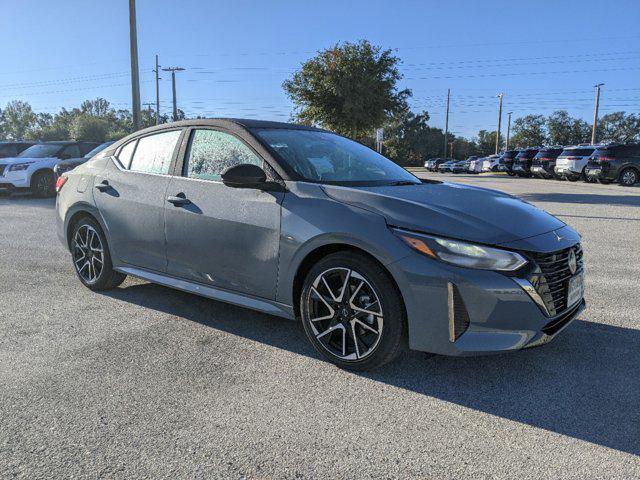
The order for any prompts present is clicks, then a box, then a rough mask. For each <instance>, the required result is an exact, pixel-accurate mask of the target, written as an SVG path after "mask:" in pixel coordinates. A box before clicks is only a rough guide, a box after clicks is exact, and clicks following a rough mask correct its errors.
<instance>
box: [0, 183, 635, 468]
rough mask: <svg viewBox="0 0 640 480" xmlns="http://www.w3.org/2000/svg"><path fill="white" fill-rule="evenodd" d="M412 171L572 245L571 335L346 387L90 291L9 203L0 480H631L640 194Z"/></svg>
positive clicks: (38, 222)
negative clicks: (463, 187)
mask: <svg viewBox="0 0 640 480" xmlns="http://www.w3.org/2000/svg"><path fill="white" fill-rule="evenodd" d="M420 175H422V176H425V175H427V176H429V177H430V178H436V179H438V180H446V181H456V182H462V183H468V184H472V185H478V186H482V187H486V188H494V189H498V190H502V191H505V192H508V193H511V194H515V195H518V196H519V197H521V198H523V199H524V200H526V201H528V202H531V203H533V204H534V205H536V206H539V207H540V208H543V209H545V210H547V211H549V212H551V213H552V214H554V215H557V216H558V217H559V218H560V219H562V220H563V221H565V222H566V223H568V224H569V225H571V226H572V227H574V228H575V229H577V230H578V231H579V232H580V233H581V234H582V236H583V246H584V250H585V262H586V298H587V308H586V310H585V311H584V313H583V314H582V315H581V316H580V319H579V320H578V321H576V322H574V323H573V324H572V325H571V326H570V327H569V328H567V329H566V330H565V331H564V332H563V333H562V334H561V335H560V336H559V337H558V338H556V339H555V340H554V341H553V342H552V343H550V344H548V345H544V346H542V347H539V348H535V349H531V350H526V351H521V352H517V353H511V354H505V355H498V356H488V357H477V358H447V357H440V356H430V355H425V354H422V353H419V352H410V353H407V354H406V355H404V356H403V357H402V358H401V359H400V360H399V361H397V362H395V363H393V364H391V365H388V366H385V367H383V368H382V369H379V370H377V371H374V372H369V373H364V374H358V373H351V372H345V371H342V370H340V369H338V368H336V367H334V366H332V365H330V364H328V363H326V362H324V361H322V360H321V359H320V358H319V357H318V355H317V354H316V353H315V351H314V350H313V348H312V347H311V346H310V345H309V344H308V343H307V340H306V339H305V338H304V333H303V330H302V328H301V327H300V326H299V325H297V324H296V323H294V322H291V321H287V320H283V319H280V318H276V317H271V316H268V315H264V314H261V313H256V312H252V311H249V310H245V309H242V308H239V307H234V306H231V305H226V304H224V303H220V302H215V301H212V300H207V299H204V298H200V297H197V296H194V295H190V294H186V293H182V292H178V291H174V290H171V289H168V288H165V287H160V286H156V285H153V284H149V283H146V282H142V281H139V280H135V279H127V281H126V282H125V283H124V284H123V285H122V286H121V287H120V288H117V289H115V290H113V291H111V292H107V293H94V292H91V291H90V290H88V289H86V288H84V287H83V286H82V285H81V284H80V283H79V281H78V280H77V279H76V278H75V275H74V273H73V270H72V265H71V261H70V258H69V255H68V254H67V253H66V251H65V250H64V248H63V247H62V246H61V245H60V244H59V242H58V239H57V237H56V235H55V229H54V226H55V223H54V200H52V199H35V198H31V197H29V196H20V197H15V196H13V197H1V198H0V478H14V477H17V478H29V479H35V478H47V479H50V478H127V479H130V478H154V479H155V478H322V479H326V478H354V479H355V478H357V479H361V478H451V479H461V478H482V479H484V478H531V479H540V478H549V479H558V478H563V479H564V478H573V479H585V478H589V479H590V478H607V479H625V480H626V479H632V478H640V295H639V293H640V261H639V260H638V255H639V250H640V188H638V187H636V188H623V187H619V186H617V185H594V184H586V183H582V182H577V183H569V182H557V181H545V180H533V179H514V178H510V177H506V176H499V175H488V176H487V175H482V176H477V175H476V176H474V175H439V174H424V173H421V174H420ZM514 221H517V219H514Z"/></svg>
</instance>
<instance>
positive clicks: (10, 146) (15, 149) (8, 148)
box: [0, 141, 35, 158]
mask: <svg viewBox="0 0 640 480" xmlns="http://www.w3.org/2000/svg"><path fill="white" fill-rule="evenodd" d="M34 143H35V142H11V141H6V142H0V158H7V157H17V156H18V155H19V154H20V153H22V151H23V150H26V149H27V148H29V147H30V146H31V145H33V144H34Z"/></svg>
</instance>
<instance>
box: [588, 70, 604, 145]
mask: <svg viewBox="0 0 640 480" xmlns="http://www.w3.org/2000/svg"><path fill="white" fill-rule="evenodd" d="M603 85H604V83H598V84H597V85H594V86H595V87H596V110H595V112H593V129H592V130H591V145H595V144H596V130H597V129H598V108H599V107H600V87H601V86H603Z"/></svg>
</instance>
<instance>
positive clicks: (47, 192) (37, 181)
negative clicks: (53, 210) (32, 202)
mask: <svg viewBox="0 0 640 480" xmlns="http://www.w3.org/2000/svg"><path fill="white" fill-rule="evenodd" d="M30 189H31V193H32V194H33V195H35V196H36V197H51V196H53V195H54V194H55V193H56V176H55V175H54V173H53V171H51V170H41V171H39V172H36V173H34V174H33V176H32V177H31V185H30Z"/></svg>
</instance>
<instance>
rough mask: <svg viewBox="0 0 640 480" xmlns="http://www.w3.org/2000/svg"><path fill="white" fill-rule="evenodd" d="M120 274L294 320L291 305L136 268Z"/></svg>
mask: <svg viewBox="0 0 640 480" xmlns="http://www.w3.org/2000/svg"><path fill="white" fill-rule="evenodd" d="M114 270H117V271H118V272H121V273H125V274H127V275H131V276H134V277H138V278H141V279H143V280H147V281H149V282H152V283H157V284H159V285H164V286H165V287H171V288H175V289H177V290H182V291H184V292H189V293H194V294H196V295H200V296H203V297H207V298H211V299H213V300H219V301H221V302H226V303H231V304H233V305H238V306H240V307H245V308H250V309H252V310H258V311H260V312H264V313H268V314H270V315H276V316H278V317H284V318H288V319H289V320H294V319H295V315H294V313H293V307H292V306H291V305H285V304H283V303H278V302H276V301H272V300H265V299H263V298H256V297H252V296H249V295H244V294H242V293H237V292H231V291H229V290H223V289H221V288H215V287H211V286H209V285H203V284H201V283H197V282H190V281H188V280H184V279H180V278H175V277H170V276H168V275H163V274H161V273H157V272H150V271H148V270H143V269H140V268H135V267H117V268H114Z"/></svg>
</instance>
